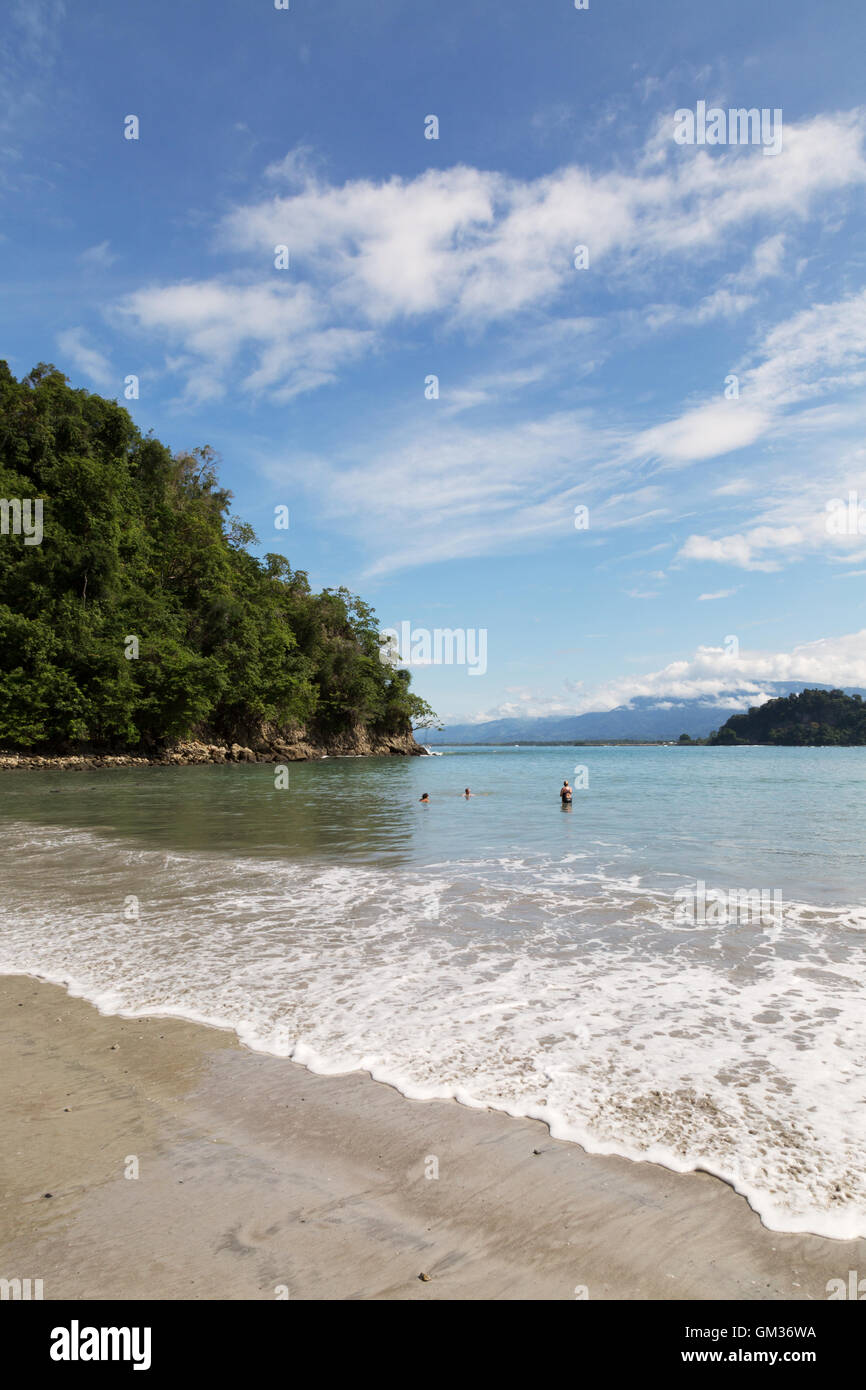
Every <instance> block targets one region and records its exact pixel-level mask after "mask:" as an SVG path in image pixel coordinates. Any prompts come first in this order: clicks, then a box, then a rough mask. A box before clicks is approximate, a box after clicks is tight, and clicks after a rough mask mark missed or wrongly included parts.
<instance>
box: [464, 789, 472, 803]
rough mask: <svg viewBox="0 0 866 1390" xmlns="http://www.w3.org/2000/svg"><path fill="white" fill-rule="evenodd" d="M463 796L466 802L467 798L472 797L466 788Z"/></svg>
mask: <svg viewBox="0 0 866 1390" xmlns="http://www.w3.org/2000/svg"><path fill="white" fill-rule="evenodd" d="M463 795H464V797H465V798H466V800H467V801H468V800H469V798H470V796H471V795H472V792H471V791H470V790H469V788H468V787H467V788H466V790H465V791H464V793H463Z"/></svg>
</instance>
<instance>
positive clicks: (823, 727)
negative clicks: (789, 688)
mask: <svg viewBox="0 0 866 1390" xmlns="http://www.w3.org/2000/svg"><path fill="white" fill-rule="evenodd" d="M709 742H710V743H784V744H801V745H802V744H813V745H814V744H840V745H850V744H861V743H866V704H864V703H863V700H862V698H861V697H860V696H859V695H846V694H845V693H844V691H842V690H803V691H801V692H800V694H799V695H786V696H784V698H782V699H779V700H768V701H767V703H766V704H765V705H761V706H759V707H758V708H752V709H750V710H749V712H748V714H732V715H731V717H730V719H729V720H728V721H727V723H725V724H723V725H722V727H721V729H719V731H718V733H715V734H711V736H710V738H709Z"/></svg>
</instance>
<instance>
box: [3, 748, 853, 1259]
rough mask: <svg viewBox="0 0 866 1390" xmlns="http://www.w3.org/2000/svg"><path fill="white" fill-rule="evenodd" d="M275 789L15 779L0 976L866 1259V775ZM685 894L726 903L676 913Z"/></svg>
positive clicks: (766, 768)
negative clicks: (361, 1074) (631, 1172)
mask: <svg viewBox="0 0 866 1390" xmlns="http://www.w3.org/2000/svg"><path fill="white" fill-rule="evenodd" d="M274 773H275V770H274V767H273V766H271V765H268V764H256V765H241V766H237V767H201V768H146V769H140V770H137V769H121V770H118V771H116V772H98V773H54V772H51V771H50V770H49V771H42V772H19V773H11V774H6V775H5V776H4V777H3V778H2V780H0V825H2V831H3V833H2V847H0V867H2V869H3V877H4V883H5V884H6V885H7V891H6V892H5V894H4V900H3V903H2V906H0V968H2V969H3V970H5V971H7V972H10V971H16V972H18V971H24V972H28V973H32V974H37V975H41V976H44V977H45V978H49V979H54V980H59V981H62V982H63V983H65V984H66V985H67V986H68V987H69V988H70V989H71V990H73V991H74V992H75V993H78V994H82V995H84V996H85V997H87V998H89V999H92V1000H93V1001H94V1002H95V1003H97V1004H98V1005H99V1007H101V1008H103V1009H104V1010H106V1011H113V1012H127V1013H142V1012H145V1011H150V1012H154V1013H168V1014H179V1015H183V1016H186V1017H190V1018H196V1019H201V1020H204V1021H207V1022H210V1023H213V1024H217V1025H218V1026H222V1027H230V1028H233V1029H235V1030H236V1031H237V1033H238V1035H239V1036H240V1037H241V1038H242V1039H243V1040H244V1041H245V1042H246V1043H247V1044H248V1045H250V1046H253V1047H256V1048H260V1049H264V1050H268V1051H271V1052H274V1053H277V1054H279V1055H283V1056H287V1057H288V1056H291V1057H293V1058H294V1059H295V1060H297V1061H300V1062H302V1063H304V1064H306V1065H308V1066H310V1067H312V1068H313V1069H315V1070H319V1071H340V1070H353V1069H365V1070H368V1071H370V1072H371V1073H372V1074H373V1075H374V1076H377V1077H379V1078H381V1079H383V1080H387V1081H389V1082H390V1083H392V1084H394V1085H396V1086H398V1087H399V1088H400V1089H401V1090H403V1091H404V1092H405V1093H406V1094H408V1095H415V1096H425V1097H426V1096H456V1097H457V1098H458V1099H459V1100H462V1101H463V1102H464V1103H466V1104H470V1105H480V1106H484V1105H491V1106H495V1107H497V1108H500V1109H504V1110H508V1111H509V1112H511V1113H515V1114H528V1115H534V1116H537V1117H539V1118H542V1119H544V1120H546V1122H547V1123H548V1124H549V1125H550V1126H551V1130H552V1132H553V1133H555V1134H557V1135H559V1136H561V1137H563V1138H566V1139H572V1140H576V1141H578V1142H580V1143H583V1144H584V1145H585V1146H586V1147H588V1148H590V1149H594V1150H599V1151H605V1152H619V1153H623V1154H627V1155H628V1156H630V1157H632V1158H637V1159H640V1158H645V1159H653V1160H655V1161H658V1162H663V1163H665V1164H667V1165H668V1166H670V1167H674V1168H680V1169H689V1168H694V1167H705V1168H707V1169H709V1171H711V1172H715V1173H717V1174H719V1176H722V1177H724V1178H725V1179H726V1180H727V1181H729V1182H731V1183H733V1184H734V1185H735V1186H736V1187H737V1189H738V1190H739V1191H741V1192H742V1193H743V1194H744V1195H745V1196H746V1197H747V1198H748V1200H749V1201H750V1202H751V1204H752V1205H753V1206H754V1207H755V1209H756V1210H758V1211H759V1212H760V1213H761V1215H762V1218H763V1219H764V1221H765V1222H766V1223H767V1224H769V1225H771V1226H774V1227H776V1228H779V1229H786V1230H815V1231H819V1232H822V1233H824V1234H827V1235H836V1236H849V1235H853V1234H860V1235H866V1181H864V1178H863V1176H862V1167H863V1165H862V1152H863V1148H864V1139H866V1119H864V1117H866V1085H864V1078H863V1065H862V1059H863V1056H864V1055H866V1048H864V1043H866V1011H864V1009H863V1005H862V989H863V983H864V974H866V952H864V945H866V932H864V927H866V856H864V853H863V851H864V833H863V826H864V824H866V749H761V748H743V749H709V748H682V749H681V748H663V747H659V748H615V747H610V748H573V749H569V748H545V749H531V748H520V749H471V750H469V749H460V750H451V751H446V752H445V753H444V755H443V756H441V757H435V758H416V759H400V758H389V759H337V760H326V761H322V762H317V763H299V764H292V765H291V766H290V769H289V786H288V788H284V789H277V788H276V787H275V777H274ZM566 776H567V777H568V778H569V780H570V781H572V782H573V783H575V784H576V786H577V787H578V788H581V789H577V790H576V791H575V795H574V802H573V805H572V808H571V810H568V811H563V810H562V809H561V806H560V803H559V797H558V789H559V786H560V784H561V782H562V780H563V777H566ZM582 783H588V785H586V786H585V787H582V786H581V784H582ZM466 786H469V787H470V788H471V789H472V790H473V792H475V793H476V795H474V796H473V797H472V798H471V799H470V800H469V801H466V800H464V799H463V798H462V796H461V795H460V793H461V792H462V789H463V788H464V787H466ZM424 791H427V792H429V794H430V798H431V800H430V804H429V805H421V804H419V801H418V798H419V797H420V795H421V793H422V792H424ZM699 881H702V882H703V883H704V884H705V885H706V893H707V895H708V896H709V898H710V899H713V897H714V894H715V895H719V894H722V893H725V894H728V895H734V896H733V898H731V897H728V898H726V899H720V901H721V902H722V909H721V910H716V911H715V913H714V911H713V910H712V909H711V910H710V911H709V912H707V913H704V914H702V913H701V912H700V910H697V911H692V908H691V907H689V911H688V912H685V913H684V909H683V904H684V903H685V904H694V903H695V902H696V901H697V902H700V896H699V895H698V893H697V887H696V885H697V884H698V882H699ZM762 892H763V894H764V898H763V900H761V899H760V896H759V895H760V894H761V893H762ZM748 894H752V897H751V898H748V896H747V895H748ZM737 895H742V897H743V899H744V901H745V902H746V903H747V906H746V907H743V906H740V907H739V908H736V909H734V908H732V907H731V906H730V904H731V902H732V901H733V902H736V901H737ZM725 903H727V904H728V906H727V908H726V907H725ZM756 903H759V904H760V908H758V907H756Z"/></svg>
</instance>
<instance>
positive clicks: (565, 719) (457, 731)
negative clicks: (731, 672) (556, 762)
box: [417, 681, 866, 745]
mask: <svg viewBox="0 0 866 1390" xmlns="http://www.w3.org/2000/svg"><path fill="white" fill-rule="evenodd" d="M833 688H834V687H833V686H830V685H820V686H819V685H816V684H815V682H814V681H812V682H806V681H767V682H762V690H763V691H764V693H765V694H767V695H770V696H772V697H779V696H783V695H792V694H798V693H799V692H800V691H802V690H806V689H811V690H832V689H833ZM845 694H846V695H863V696H866V690H864V689H863V688H862V687H856V686H852V687H846V688H845ZM754 699H755V696H754V694H753V693H744V692H738V691H736V690H731V691H726V692H725V693H724V694H722V695H720V696H719V697H718V698H717V699H716V700H715V701H714V702H713V703H712V704H710V702H709V701H708V700H706V699H703V698H697V699H691V700H672V699H667V700H662V699H659V698H657V697H655V696H648V695H642V696H639V697H638V698H636V699H634V700H632V702H631V704H629V705H618V706H617V708H616V709H612V710H604V711H599V712H598V713H595V714H570V715H561V714H556V715H549V716H547V717H546V718H544V719H492V720H490V721H488V722H487V723H484V724H452V725H450V726H448V727H446V728H445V729H442V730H436V729H424V730H421V731H419V732H418V734H417V738H418V741H419V743H428V744H431V745H433V744H437V745H441V744H458V743H571V742H576V743H581V742H585V741H587V740H591V741H600V742H605V741H607V740H614V739H633V740H634V741H635V742H637V743H640V742H647V741H653V740H656V739H673V740H676V739H678V738H679V736H680V734H688V735H689V737H690V738H706V737H707V735H708V734H710V733H712V732H713V730H714V729H719V728H721V726H722V725H723V724H724V723H725V722H726V721H727V719H728V718H729V717H730V716H731V715H732V714H742V713H744V712H745V710H746V709H748V707H749V704H750V703H752V702H753V701H754Z"/></svg>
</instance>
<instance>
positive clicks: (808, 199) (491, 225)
mask: <svg viewBox="0 0 866 1390" xmlns="http://www.w3.org/2000/svg"><path fill="white" fill-rule="evenodd" d="M863 135H864V117H863V115H862V113H860V112H853V113H849V114H848V115H840V116H834V117H829V116H822V117H817V118H815V119H814V120H812V121H808V122H804V123H802V124H801V125H790V126H786V145H785V152H784V157H783V158H782V157H780V158H777V159H773V160H766V159H761V158H757V159H754V158H751V157H750V155H751V153H753V152H750V151H742V150H738V149H731V150H729V151H727V152H725V153H721V152H719V151H715V152H713V154H712V155H711V154H710V153H708V152H707V151H705V150H704V151H701V150H697V149H695V150H690V151H687V152H684V151H683V150H682V149H680V148H679V147H677V146H675V145H674V144H673V141H670V140H669V141H668V144H667V146H665V148H664V150H663V151H662V153H661V155H660V156H659V158H658V159H656V161H655V162H654V163H652V165H651V167H650V166H648V165H640V166H639V167H638V169H637V171H636V172H634V173H622V172H618V171H616V172H603V173H597V172H593V171H591V170H589V169H586V168H581V167H577V166H567V167H565V168H562V169H559V170H557V171H555V172H554V173H551V174H546V175H544V176H542V177H540V178H537V179H529V180H521V179H515V178H512V177H509V176H507V175H505V174H502V173H498V172H492V171H486V170H480V169H475V168H471V167H467V166H463V165H459V166H456V167H454V168H451V169H446V170H427V171H426V172H424V173H423V174H420V175H418V176H417V177H415V178H410V179H403V178H398V177H393V178H390V179H385V180H382V181H379V182H375V181H372V180H354V181H351V182H348V183H345V184H342V185H332V184H329V183H327V182H326V181H325V180H324V179H322V178H321V177H319V176H317V175H316V174H315V173H314V172H313V157H312V155H311V152H310V151H309V150H307V149H306V148H300V149H298V150H294V151H291V152H290V153H289V154H288V155H287V156H286V157H285V159H283V160H281V161H279V162H278V163H276V164H272V165H270V166H268V169H267V171H266V176H267V179H268V180H269V181H270V182H271V183H273V182H284V183H288V185H289V189H290V191H289V192H288V193H286V194H277V195H275V196H270V197H266V198H264V199H261V200H259V201H257V202H253V203H251V204H248V205H245V206H239V207H236V208H235V209H233V211H231V212H230V213H229V214H228V215H227V216H226V217H225V218H224V219H223V220H222V222H221V224H220V226H219V228H218V231H217V236H216V244H217V246H218V248H221V249H224V250H225V249H228V250H230V251H232V252H241V253H246V254H247V255H248V256H249V257H251V258H252V260H251V263H250V265H249V273H250V275H251V276H255V277H257V278H256V280H255V282H254V283H245V284H239V283H234V282H228V281H225V280H221V279H212V280H206V281H202V282H200V283H199V284H197V285H194V286H190V285H185V284H181V285H168V286H157V287H150V288H142V289H140V290H138V291H137V292H136V293H135V294H133V295H131V296H130V297H129V298H128V299H127V300H126V301H125V302H124V304H123V306H122V311H123V314H124V316H125V318H126V320H127V322H128V323H130V324H137V325H138V326H140V327H141V328H143V329H145V330H149V331H152V332H155V333H158V334H160V335H169V336H170V337H171V345H170V346H171V349H172V350H173V351H176V350H178V349H179V350H180V351H181V353H182V354H184V355H185V356H188V357H189V359H190V362H191V374H192V376H193V377H194V378H195V380H194V381H193V382H192V386H191V394H192V395H193V396H194V397H201V395H202V387H203V382H204V384H205V386H206V384H207V379H210V380H212V381H216V382H218V383H224V382H225V380H226V376H227V372H228V369H229V366H230V365H232V364H236V362H237V360H238V359H240V358H242V356H243V354H244V353H247V354H251V355H252V356H253V358H254V359H256V358H258V361H257V363H256V365H254V366H253V368H252V370H249V369H246V368H244V369H238V370H239V371H240V376H241V386H242V389H246V390H248V391H266V392H272V393H273V394H275V395H276V396H277V397H278V398H286V397H287V396H290V395H292V394H295V393H296V392H297V391H299V390H306V389H311V387H312V386H314V385H316V384H319V383H321V382H324V381H329V380H332V379H333V375H334V374H335V372H336V371H337V370H338V369H339V367H340V366H342V365H344V363H345V362H347V361H348V360H351V359H353V358H354V357H356V356H357V354H358V353H359V352H361V351H369V350H372V349H373V348H374V347H376V346H377V345H379V343H380V342H381V341H383V340H384V334H385V331H386V329H387V328H388V327H389V326H390V327H391V328H392V329H394V328H396V327H398V326H399V325H400V324H401V323H402V324H405V323H409V322H411V321H413V320H417V319H419V318H421V317H429V316H432V315H436V316H438V317H439V318H440V319H442V320H443V321H444V325H445V327H446V328H450V329H452V330H453V329H454V328H456V327H458V326H459V327H462V328H464V329H467V330H471V331H473V332H474V331H477V330H478V329H479V328H481V327H483V326H485V325H488V324H491V323H494V322H497V321H502V320H504V319H507V318H509V317H514V316H515V315H517V314H523V313H525V312H526V311H530V310H531V311H534V312H537V311H540V310H547V311H550V310H551V309H553V308H555V307H556V306H557V304H558V307H560V308H564V307H565V297H566V296H567V303H568V312H569V313H573V312H574V309H573V303H574V299H575V296H579V295H580V294H581V285H582V280H581V277H583V276H585V275H588V274H589V275H595V274H596V273H597V272H598V271H599V270H601V271H602V272H603V274H604V276H605V278H606V282H607V283H608V285H616V284H617V283H622V284H629V283H633V282H636V283H637V284H638V285H639V286H640V285H642V284H643V283H644V282H645V280H646V278H647V277H648V276H649V277H652V275H653V274H656V273H658V272H659V271H661V270H663V269H666V270H667V271H668V273H669V270H670V266H671V264H674V265H678V266H682V265H685V264H695V265H697V264H698V263H700V264H701V265H706V264H711V263H712V261H713V260H718V259H720V258H722V257H725V256H729V255H730V252H731V247H732V244H735V238H736V236H737V235H739V234H744V235H748V236H750V237H751V236H752V235H753V234H754V227H755V224H756V222H757V221H759V220H760V219H762V218H765V219H768V220H770V221H771V222H772V223H773V224H774V225H775V226H778V222H779V219H780V218H785V217H790V218H792V219H803V218H805V217H806V216H807V215H808V214H809V213H810V211H811V210H812V209H813V208H815V207H816V205H818V204H819V203H820V202H821V201H822V200H823V199H824V198H826V196H827V195H828V194H829V193H830V192H835V193H838V192H839V191H841V190H842V189H844V188H847V187H850V186H853V185H855V184H859V183H862V182H863V181H864V180H866V160H864V153H863ZM780 235H781V234H779V233H773V234H772V235H770V236H767V237H765V238H764V239H763V240H762V241H761V242H760V243H759V245H758V248H757V250H755V251H754V252H753V253H752V258H751V261H750V263H749V265H748V266H747V267H746V269H745V270H744V271H743V272H742V275H741V277H740V278H741V279H742V284H741V285H740V287H739V288H738V287H737V284H736V283H735V280H736V277H734V278H733V279H732V278H731V277H730V276H728V277H726V280H727V281H729V282H730V283H723V284H722V285H721V286H717V287H716V289H715V290H714V291H712V292H711V293H709V294H704V295H703V296H702V297H701V299H700V301H699V302H698V304H697V306H696V307H695V308H693V309H689V308H686V309H685V310H683V311H679V312H682V313H683V314H684V315H685V317H686V320H687V321H688V319H689V318H691V321H693V322H696V323H706V322H709V321H711V320H712V319H714V318H717V317H719V316H727V317H730V316H733V315H735V314H738V313H741V312H742V311H743V310H744V309H745V308H746V307H748V304H749V303H750V302H751V296H750V295H749V294H747V293H743V290H744V288H746V287H747V282H748V284H754V283H755V282H756V281H757V280H759V279H761V278H762V277H764V276H766V275H769V274H772V273H775V270H776V268H777V266H778V263H779V258H780V256H781V254H782V249H783V247H782V242H781V240H780ZM732 239H733V240H732ZM579 243H585V244H586V245H587V246H589V247H590V253H591V267H592V269H591V270H590V271H583V270H580V271H578V270H575V269H574V266H573V259H572V258H573V250H574V247H575V245H577V244H579ZM283 244H284V245H287V246H288V247H289V249H290V254H291V260H292V269H291V271H289V272H284V273H285V274H287V275H289V274H290V275H291V277H292V279H291V284H290V285H289V286H288V287H283V288H277V287H275V285H274V281H273V277H274V275H279V274H280V273H281V272H277V271H274V270H272V269H271V266H272V264H273V256H274V247H275V246H277V245H283ZM264 267H267V270H264ZM259 268H261V269H259ZM265 276H266V277H267V278H262V277H265ZM206 301H211V303H213V302H214V301H219V312H218V314H217V316H216V321H214V319H213V317H212V316H211V317H210V321H209V322H207V323H203V321H202V306H203V304H204V303H205V302H206ZM661 312H662V313H663V312H664V311H661ZM277 321H278V322H277ZM323 335H325V336H324V337H323ZM364 335H366V336H364ZM308 342H312V345H313V348H314V352H315V355H316V356H317V358H318V359H319V361H318V363H317V364H314V366H313V368H312V370H306V369H305V368H304V366H303V360H304V357H305V350H306V347H307V344H308ZM779 346H780V349H781V348H782V347H783V345H781V344H780V345H779ZM238 370H235V376H237V375H238ZM218 389H219V386H217V387H216V388H214V391H216V390H218ZM206 394H207V391H205V395H206ZM758 409H760V406H759V407H758ZM741 414H742V415H743V419H741V421H740V423H739V425H738V426H736V425H734V424H733V423H730V424H729V425H728V429H729V430H732V431H736V430H737V429H739V431H740V432H741V435H742V437H743V438H747V437H748V435H749V426H748V423H747V416H746V412H745V411H742V412H741ZM719 423H721V422H719ZM683 430H684V431H685V435H686V437H685V438H684V439H683V440H681V441H679V442H678V441H677V440H676V439H674V440H673V447H674V451H675V454H676V455H677V456H678V455H679V453H681V452H683V451H687V449H688V447H689V444H688V435H689V429H688V426H687V425H684V426H683ZM733 447H741V445H739V444H736V443H735V444H734V445H733ZM699 457H709V454H708V453H706V452H705V453H702V454H700V455H699Z"/></svg>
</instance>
